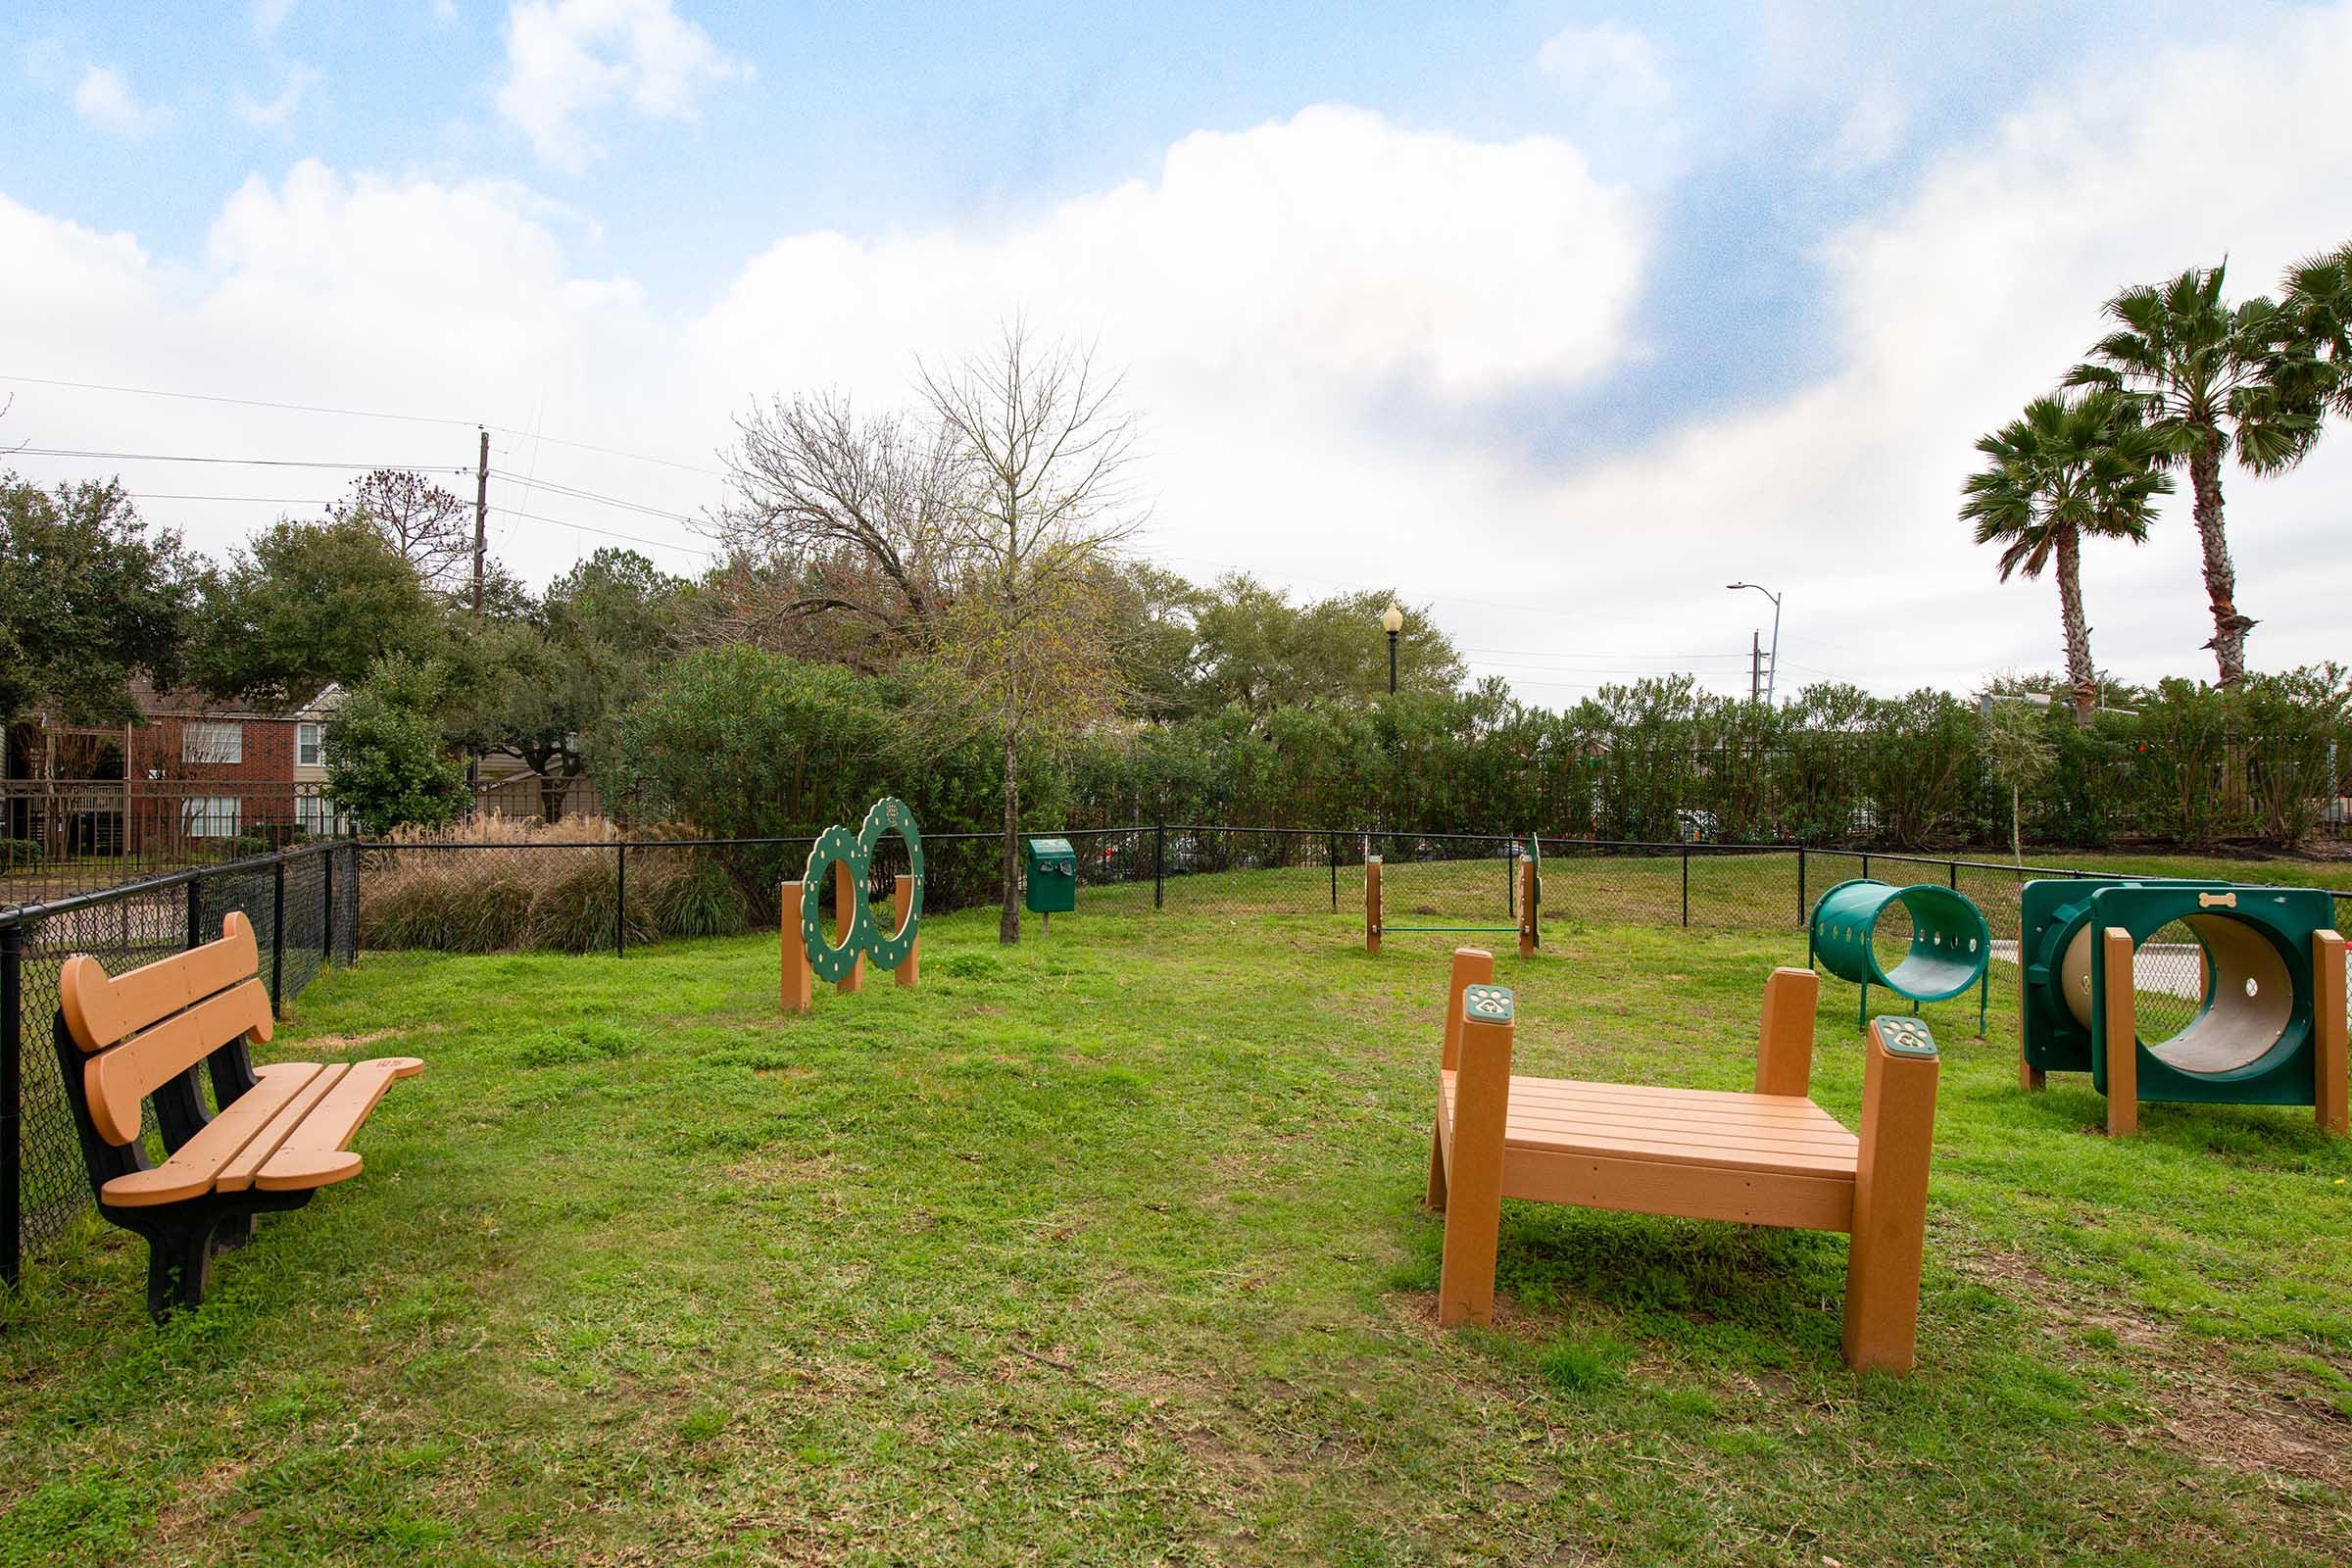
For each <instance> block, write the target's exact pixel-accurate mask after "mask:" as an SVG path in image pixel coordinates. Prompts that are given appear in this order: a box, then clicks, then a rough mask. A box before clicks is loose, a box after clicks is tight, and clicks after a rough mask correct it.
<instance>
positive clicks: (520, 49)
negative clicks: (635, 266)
mask: <svg viewBox="0 0 2352 1568" xmlns="http://www.w3.org/2000/svg"><path fill="white" fill-rule="evenodd" d="M751 74H752V68H751V66H750V65H749V64H748V63H747V62H745V61H741V60H737V59H735V58H734V57H732V56H730V55H727V54H725V53H724V52H722V51H721V50H720V49H719V47H718V46H717V45H716V44H714V43H712V42H711V35H710V34H709V33H707V32H705V31H704V30H703V29H702V28H701V27H700V26H699V25H696V24H694V23H692V22H689V21H687V20H686V19H685V18H683V17H680V16H678V15H677V14H676V12H674V11H673V10H671V8H670V0H515V6H514V8H513V9H512V10H510V11H509V12H508V13H507V74H506V79H505V80H504V81H503V82H501V83H500V85H499V89H498V109H499V113H500V114H502V115H504V116H505V117H506V118H507V119H508V120H509V121H511V122H512V123H514V124H515V126H516V127H517V128H519V129H520V130H521V131H522V132H523V134H524V135H526V136H528V137H529V138H530V142H531V149H532V151H533V152H535V153H536V154H537V155H538V157H539V160H540V162H542V163H544V164H546V165H548V166H549V167H551V168H553V169H557V170H561V171H563V172H565V173H572V174H576V173H579V172H582V171H583V170H585V169H586V168H587V167H588V165H589V164H591V163H592V162H594V161H595V160H596V159H597V158H598V157H599V156H600V155H601V154H602V152H603V149H602V148H601V147H600V146H599V145H598V144H597V142H596V141H595V139H594V138H593V137H592V136H591V135H590V134H589V133H588V131H587V130H586V129H585V128H584V126H583V125H582V123H581V122H583V121H584V120H586V119H587V118H588V117H590V116H592V115H593V114H595V113H596V112H598V111H600V110H602V109H604V108H606V107H608V106H609V105H612V104H613V103H615V102H625V103H626V104H627V105H628V107H629V108H631V109H633V110H634V111H635V112H636V113H637V114H639V115H641V116H643V117H644V118H646V119H649V120H692V119H693V118H694V117H695V100H696V96H697V94H699V93H700V92H701V91H702V89H703V88H704V87H705V86H707V85H709V84H710V83H712V82H721V81H735V80H743V79H746V78H748V77H749V76H750V75H751Z"/></svg>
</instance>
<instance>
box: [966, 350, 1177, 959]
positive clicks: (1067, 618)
mask: <svg viewBox="0 0 2352 1568" xmlns="http://www.w3.org/2000/svg"><path fill="white" fill-rule="evenodd" d="M920 376H921V380H920V384H921V387H922V392H923V396H924V399H925V401H926V402H927V403H928V404H929V405H930V408H931V412H932V413H933V415H934V416H935V417H937V419H938V420H939V425H940V428H941V429H942V430H943V431H945V432H946V433H947V434H948V435H949V436H950V437H951V438H952V441H953V451H954V455H955V461H954V465H953V472H954V474H955V477H956V481H957V483H956V488H955V490H954V491H953V495H954V501H955V504H954V507H953V510H952V512H951V514H950V516H951V518H952V521H953V523H954V525H955V560H956V588H957V593H956V600H955V607H954V609H955V613H954V617H953V619H952V622H951V627H952V630H953V632H954V635H953V636H952V637H950V638H948V639H946V640H944V641H943V643H942V645H941V648H940V652H941V654H942V656H943V659H944V662H947V663H949V664H950V665H951V666H952V667H954V668H955V669H956V671H957V672H958V673H959V674H961V675H962V677H963V678H964V680H965V681H966V682H967V683H968V685H969V688H970V691H971V692H972V694H973V697H974V699H975V707H976V708H977V709H978V710H980V711H984V712H985V713H986V714H987V715H988V716H989V718H991V719H992V720H993V721H994V722H995V723H996V724H997V725H998V726H999V727H1000V729H1001V730H1002V734H1003V742H1004V760H1005V843H1004V856H1003V864H1002V894H1003V899H1002V909H1001V912H1000V915H999V932H998V935H999V940H1000V941H1003V942H1005V943H1007V944H1009V943H1015V942H1018V941H1019V940H1020V931H1021V927H1020V907H1019V904H1018V902H1017V898H1016V894H1017V886H1018V875H1019V872H1018V865H1017V860H1016V851H1017V849H1018V836H1019V822H1020V783H1019V779H1018V776H1017V773H1016V770H1015V763H1016V760H1017V756H1018V752H1019V746H1020V741H1021V738H1022V736H1023V735H1024V734H1036V733H1045V734H1067V733H1069V732H1070V731H1072V730H1074V729H1076V728H1078V727H1080V726H1082V725H1084V724H1086V723H1088V722H1092V721H1097V720H1100V719H1102V718H1105V717H1108V716H1109V715H1110V714H1112V713H1113V712H1115V711H1116V710H1117V706H1118V665H1117V650H1116V648H1115V646H1114V641H1113V638H1112V637H1111V635H1110V628H1109V614H1108V608H1109V607H1108V605H1107V603H1106V601H1105V596H1104V595H1103V592H1102V591H1101V584H1100V582H1099V580H1098V579H1097V577H1096V575H1095V568H1096V567H1098V566H1099V565H1101V564H1103V562H1104V561H1105V560H1107V559H1108V558H1109V557H1110V556H1111V555H1112V554H1113V553H1114V552H1115V551H1116V549H1117V547H1118V546H1119V544H1120V543H1121V541H1123V540H1125V539H1127V538H1129V537H1130V536H1132V535H1133V534H1134V533H1135V532H1136V530H1137V529H1138V528H1140V527H1141V526H1142V523H1143V514H1142V510H1141V508H1140V507H1139V506H1138V505H1137V503H1136V499H1135V497H1134V495H1133V492H1132V489H1131V487H1130V486H1129V484H1128V482H1127V469H1128V466H1129V464H1130V462H1131V461H1132V459H1133V458H1134V455H1135V447H1136V424H1135V419H1134V417H1133V416H1131V415H1129V414H1127V413H1126V412H1124V411H1123V410H1122V408H1121V407H1120V402H1119V378H1118V377H1117V376H1115V375H1104V374H1103V373H1101V372H1099V371H1098V370H1097V369H1096V368H1095V364H1094V357H1093V355H1092V353H1091V352H1090V351H1089V350H1086V349H1084V348H1079V347H1074V346H1072V345H1069V344H1064V343H1054V344H1040V343H1038V342H1036V341H1035V340H1033V339H1032V338H1031V337H1030V335H1029V332H1028V329H1027V326H1026V324H1025V323H1023V322H1022V321H1020V320H1018V319H1015V320H1013V321H1011V322H1008V323H1007V324H1006V325H1005V328H1004V330H1003V332H1002V333H1001V335H1000V336H999V338H998V341H997V343H996V345H995V346H994V347H993V348H992V349H990V350H988V351H985V352H983V353H979V354H975V355H972V356H970V357H968V358H966V359H964V360H962V361H960V362H959V363H957V364H956V365H955V366H953V367H948V368H934V367H929V366H926V367H923V368H922V369H921V372H920Z"/></svg>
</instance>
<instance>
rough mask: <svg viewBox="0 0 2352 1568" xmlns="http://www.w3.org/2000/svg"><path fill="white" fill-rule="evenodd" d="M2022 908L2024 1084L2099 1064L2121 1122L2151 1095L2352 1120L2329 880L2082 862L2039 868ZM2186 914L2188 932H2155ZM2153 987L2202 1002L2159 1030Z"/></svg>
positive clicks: (2116, 1130)
mask: <svg viewBox="0 0 2352 1568" xmlns="http://www.w3.org/2000/svg"><path fill="white" fill-rule="evenodd" d="M2018 912H2019V929H2020V930H2021V932H2022V933H2023V937H2022V940H2021V942H2020V944H2019V947H2020V952H2019V960H2020V962H2021V964H2022V966H2023V970H2024V973H2023V976H2022V979H2021V1005H2022V1009H2023V1017H2022V1018H2021V1020H2020V1024H2021V1027H2020V1031H2019V1032H2020V1034H2021V1036H2022V1054H2021V1055H2020V1058H2019V1062H2018V1081H2019V1084H2020V1086H2021V1087H2023V1088H2025V1089H2028V1090H2036V1089H2039V1088H2041V1087H2042V1083H2043V1078H2044V1076H2045V1075H2046V1074H2048V1073H2053V1072H2087V1073H2089V1074H2090V1081H2091V1087H2092V1088H2094V1089H2096V1090H2098V1091H2099V1093H2101V1094H2102V1095H2105V1096H2106V1097H2107V1130H2108V1131H2109V1132H2110V1133H2111V1134H2115V1135H2118V1136H2125V1135H2129V1134H2131V1133H2132V1132H2134V1131H2136V1130H2137V1129H2138V1125H2139V1113H2138V1104H2139V1103H2140V1102H2142V1101H2168V1102H2173V1103H2195V1104H2236V1105H2310V1106H2312V1107H2313V1109H2314V1111H2315V1113H2316V1115H2317V1117H2318V1120H2319V1124H2320V1127H2321V1129H2322V1130H2323V1131H2325V1132H2328V1133H2333V1134H2337V1135H2339V1136H2340V1135H2341V1134H2343V1133H2344V1132H2345V1131H2346V1106H2345V1013H2344V941H2343V938H2342V937H2340V936H2338V935H2337V934H2336V932H2335V929H2334V921H2335V913H2334V901H2333V900H2332V899H2331V898H2330V897H2329V896H2328V895H2327V892H2326V890H2324V889H2320V888H2264V887H2245V886H2240V885H2238V884H2235V883H2229V882H2211V881H2190V880H2182V879H2173V878H2158V877H2137V878H2124V877H2079V878H2072V879H2068V880H2063V881H2062V880H2047V881H2037V882H2029V883H2027V884H2026V885H2025V888H2024V890H2023V892H2022V894H2021V895H2020V898H2019V910H2018ZM2176 923H2177V924H2178V925H2179V926H2180V928H2181V929H2183V930H2185V931H2186V932H2187V933H2188V936H2189V938H2190V941H2189V942H2186V943H2181V942H2156V941H2154V940H2153V939H2154V938H2155V937H2157V935H2158V934H2159V933H2160V932H2162V931H2163V930H2164V928H2165V927H2167V926H2171V925H2174V924H2176ZM2191 962H2193V963H2194V965H2195V967H2194V969H2193V971H2192V970H2191V968H2190V964H2191ZM2150 993H2154V994H2159V995H2162V994H2167V993H2169V994H2171V995H2173V996H2175V997H2178V998H2180V1000H2181V1001H2184V1002H2185V1001H2190V1000H2193V1001H2194V1002H2195V1004H2196V1010H2195V1012H2194V1014H2193V1015H2192V1016H2191V1017H2190V1018H2189V1020H2188V1021H2187V1022H2186V1023H2185V1024H2183V1025H2181V1026H2180V1028H2179V1029H2178V1030H2176V1031H2174V1032H2173V1033H2172V1034H2171V1035H2170V1036H2168V1037H2165V1038H2161V1039H2156V1040H2149V1039H2147V1038H2145V1037H2144V1036H2143V1035H2142V1034H2141V1031H2140V1017H2139V1012H2140V1005H2139V999H2140V998H2141V997H2142V996H2143V995H2147V994H2150Z"/></svg>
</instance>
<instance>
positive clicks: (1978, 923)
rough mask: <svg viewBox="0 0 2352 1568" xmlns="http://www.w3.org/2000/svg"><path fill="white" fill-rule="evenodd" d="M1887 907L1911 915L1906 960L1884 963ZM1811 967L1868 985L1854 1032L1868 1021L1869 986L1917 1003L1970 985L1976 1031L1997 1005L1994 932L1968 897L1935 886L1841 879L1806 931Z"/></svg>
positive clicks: (1944, 997)
mask: <svg viewBox="0 0 2352 1568" xmlns="http://www.w3.org/2000/svg"><path fill="white" fill-rule="evenodd" d="M1889 907H1897V908H1900V909H1901V910H1903V912H1904V913H1906V914H1908V915H1909V916H1910V918H1911V945H1910V950H1909V951H1908V952H1907V953H1905V954H1904V955H1903V956H1902V959H1901V961H1900V962H1898V963H1896V964H1895V965H1894V967H1892V968H1891V969H1890V968H1887V966H1886V965H1884V964H1882V963H1881V962H1880V961H1879V952H1878V945H1877V937H1878V934H1879V921H1880V919H1881V917H1883V916H1884V915H1885V914H1886V913H1887V909H1888V908H1889ZM1805 962H1806V964H1807V965H1808V966H1810V965H1812V964H1815V963H1818V964H1820V965H1821V967H1823V968H1824V969H1827V970H1829V971H1830V973H1832V974H1834V975H1836V976H1837V977H1838V979H1840V980H1847V981H1851V982H1852V983H1854V984H1855V985H1858V986H1860V987H1861V988H1862V1002H1861V1006H1860V1010H1859V1011H1858V1012H1857V1013H1856V1014H1855V1023H1854V1027H1855V1028H1857V1029H1859V1028H1863V1027H1865V1026H1866V1025H1867V1023H1868V1021H1869V1018H1870V988H1871V987H1872V986H1873V985H1878V986H1884V987H1885V988H1886V989H1887V990H1888V991H1891V992H1893V993H1894V994H1895V995H1896V996H1898V997H1901V998H1902V999H1903V1000H1904V1001H1906V1002H1908V1003H1910V1004H1911V1010H1912V1011H1913V1012H1917V1011H1918V1010H1919V1005H1920V1004H1921V1003H1923V1002H1944V1001H1947V1000H1949V999H1950V998H1953V997H1956V996H1959V995H1961V994H1962V993H1963V992H1965V991H1967V990H1968V989H1969V988H1971V987H1972V986H1973V987H1975V988H1976V992H1977V1033H1978V1034H1979V1035H1982V1034H1984V1033H1985V1013H1986V1010H1987V1009H1988V1008H1989V1006H1990V1005H1991V1001H1992V969H1991V964H1992V929H1991V927H1989V926H1987V925H1986V924H1985V915H1984V912H1983V911H1982V910H1980V909H1979V908H1978V907H1976V905H1975V904H1974V903H1973V902H1971V901H1970V899H1969V898H1968V896H1967V895H1966V894H1964V893H1956V892H1954V891H1953V890H1952V889H1950V888H1946V887H1938V886H1936V884H1935V883H1933V882H1920V883H1915V884H1913V885H1912V886H1910V887H1907V888H1898V887H1894V886H1892V885H1891V884H1889V883H1886V882H1875V881H1872V880H1870V879H1868V878H1865V877H1856V878H1854V879H1853V880H1851V881H1847V882H1840V883H1838V885H1837V886H1836V887H1834V888H1832V889H1830V890H1829V891H1828V892H1827V893H1824V894H1823V895H1822V896H1821V901H1820V902H1819V903H1817V904H1815V905H1814V906H1813V918H1812V920H1811V921H1810V922H1809V923H1808V924H1807V926H1806V929H1805Z"/></svg>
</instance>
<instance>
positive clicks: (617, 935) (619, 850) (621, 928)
mask: <svg viewBox="0 0 2352 1568" xmlns="http://www.w3.org/2000/svg"><path fill="white" fill-rule="evenodd" d="M613 956H614V957H615V958H625V957H627V956H629V841H628V840H626V839H623V840H621V841H620V843H619V844H618V845H616V846H614V848H613Z"/></svg>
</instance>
